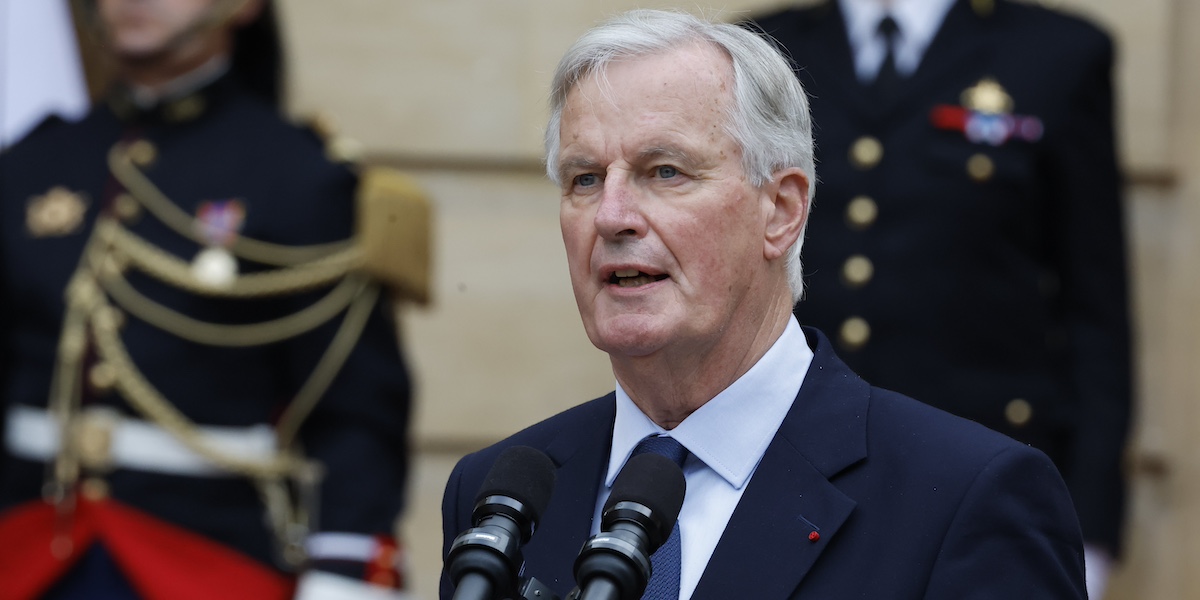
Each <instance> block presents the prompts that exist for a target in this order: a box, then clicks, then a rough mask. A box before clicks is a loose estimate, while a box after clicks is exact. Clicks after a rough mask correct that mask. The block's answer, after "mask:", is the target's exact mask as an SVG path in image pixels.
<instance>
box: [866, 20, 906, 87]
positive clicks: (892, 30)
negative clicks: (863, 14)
mask: <svg viewBox="0 0 1200 600" xmlns="http://www.w3.org/2000/svg"><path fill="white" fill-rule="evenodd" d="M899 34H900V26H899V25H897V24H896V20H895V19H893V18H892V17H891V15H888V16H886V17H884V18H883V20H881V21H880V22H879V35H881V36H883V41H884V43H885V44H887V54H886V55H885V56H884V59H883V64H882V65H880V66H879V73H878V74H877V75H876V76H875V81H874V82H872V84H871V93H872V94H873V95H874V96H875V99H876V100H877V101H879V102H881V103H888V102H891V101H892V100H893V99H895V98H896V96H897V95H898V94H899V92H900V88H901V87H902V86H903V83H904V82H903V78H901V77H900V72H899V71H897V70H896V37H897V36H898V35H899Z"/></svg>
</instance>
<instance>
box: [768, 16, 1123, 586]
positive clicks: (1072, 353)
mask: <svg viewBox="0 0 1200 600" xmlns="http://www.w3.org/2000/svg"><path fill="white" fill-rule="evenodd" d="M756 24H757V26H759V27H761V28H762V29H763V30H765V32H766V33H767V34H769V35H771V36H773V37H775V38H776V39H778V40H779V41H780V42H781V43H782V44H783V46H785V47H786V48H787V50H788V51H789V52H790V54H791V55H792V57H793V58H794V60H795V62H796V66H797V69H798V71H797V72H798V75H799V77H800V78H801V80H802V82H803V83H804V86H805V88H806V89H807V90H808V91H809V92H810V94H811V95H812V111H813V121H814V122H815V123H818V124H819V128H818V129H817V130H816V131H815V137H816V146H817V161H818V164H820V165H821V179H820V181H819V182H818V184H817V193H816V201H815V205H814V210H813V213H812V219H813V222H812V227H810V229H809V231H811V232H813V233H812V235H811V239H809V240H808V241H806V243H805V246H804V265H805V267H806V269H805V270H806V274H807V281H808V285H809V289H811V291H812V294H811V297H810V298H806V299H805V300H803V301H801V302H800V303H799V304H798V305H797V307H796V310H795V313H796V316H797V317H798V318H799V320H800V322H801V323H802V324H805V325H814V326H816V327H818V328H821V329H823V330H825V331H828V332H830V333H831V334H832V335H833V336H835V337H836V341H837V343H838V344H839V346H840V352H839V353H840V355H841V356H842V357H843V358H844V359H845V360H846V362H847V363H848V364H849V365H850V366H851V368H853V369H854V370H855V371H856V372H858V373H859V374H861V375H862V376H863V377H864V378H865V379H867V380H868V381H870V382H871V383H873V384H875V385H879V386H881V387H885V388H892V389H895V390H897V391H900V392H903V393H905V394H908V395H911V396H913V397H915V398H920V399H921V400H924V401H927V402H930V403H932V404H934V405H936V406H938V407H940V408H943V409H945V410H948V411H950V412H953V413H956V414H958V415H960V416H964V417H967V418H970V419H973V420H975V421H978V422H980V423H983V424H985V425H987V426H989V427H991V428H993V429H997V430H999V431H1001V432H1003V433H1006V434H1008V435H1010V436H1012V437H1015V438H1017V439H1019V440H1022V441H1025V442H1030V443H1032V444H1034V445H1035V446H1037V447H1038V448H1040V449H1042V450H1044V451H1045V452H1046V453H1047V454H1049V455H1050V457H1051V458H1052V459H1054V461H1055V463H1056V464H1057V465H1058V467H1059V469H1060V470H1061V471H1062V473H1063V475H1064V477H1065V479H1066V481H1067V483H1068V485H1069V486H1070V488H1071V492H1072V494H1073V496H1074V498H1075V500H1076V507H1077V510H1078V513H1079V516H1080V520H1081V523H1082V526H1083V534H1084V539H1085V540H1086V541H1087V542H1088V551H1089V552H1088V554H1089V556H1088V575H1089V579H1090V578H1092V577H1093V576H1094V575H1096V574H1097V573H1101V572H1103V570H1104V569H1103V567H1104V565H1105V563H1106V562H1107V561H1106V560H1105V558H1104V555H1106V554H1107V555H1109V556H1112V555H1115V553H1116V552H1118V550H1119V543H1118V542H1119V532H1120V528H1121V523H1122V514H1123V500H1122V499H1123V481H1122V477H1121V470H1120V462H1121V456H1122V452H1123V448H1124V445H1125V440H1126V432H1127V429H1128V422H1129V412H1130V394H1131V393H1130V387H1131V386H1130V342H1129V323H1128V306H1127V291H1126V287H1127V286H1126V272H1125V269H1126V266H1125V256H1124V243H1123V239H1124V236H1123V232H1122V216H1121V215H1122V207H1121V197H1120V196H1121V182H1120V178H1119V170H1118V168H1117V163H1116V158H1115V151H1114V140H1113V115H1112V110H1113V105H1112V100H1113V95H1112V83H1111V69H1112V44H1111V41H1110V39H1109V38H1108V36H1107V35H1106V34H1104V33H1103V32H1101V31H1100V30H1098V29H1097V28H1096V27H1094V26H1093V25H1091V24H1089V23H1086V22H1084V21H1082V20H1080V19H1078V18H1074V17H1069V16H1066V15H1063V14H1060V13H1057V12H1052V11H1050V10H1046V9H1043V8H1041V7H1037V6H1034V5H1031V4H1023V3H1017V2H1010V1H1009V0H893V1H891V2H884V1H880V0H826V1H822V2H818V3H816V4H815V5H813V6H808V7H805V8H793V9H786V10H782V11H779V12H776V13H773V14H770V15H766V16H763V17H761V18H759V19H756ZM1094 583H1095V582H1093V584H1094ZM1092 590H1093V594H1095V592H1096V590H1097V588H1096V587H1095V586H1094V585H1093V588H1092ZM1094 597H1096V596H1094Z"/></svg>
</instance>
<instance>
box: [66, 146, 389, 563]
mask: <svg viewBox="0 0 1200 600" xmlns="http://www.w3.org/2000/svg"><path fill="white" fill-rule="evenodd" d="M125 150H126V149H125V145H124V144H117V145H116V146H114V148H113V149H112V151H110V153H109V157H108V158H109V166H110V168H111V170H112V173H113V175H114V177H116V179H117V180H118V181H119V182H120V183H121V184H122V185H124V186H125V188H126V190H128V191H129V193H130V195H131V196H133V198H134V199H136V200H137V201H139V202H140V203H141V204H142V205H143V206H144V207H145V208H146V209H147V210H148V211H149V212H151V213H152V214H154V216H155V217H157V218H158V219H159V220H161V221H162V222H163V223H165V224H166V225H167V226H169V227H170V228H171V229H173V230H174V231H175V232H176V233H178V234H179V235H181V236H184V237H186V238H188V239H191V240H194V241H196V242H197V243H199V244H203V243H204V242H203V240H202V239H201V236H200V235H199V233H198V228H197V227H196V225H195V219H193V218H192V217H191V216H190V215H188V214H187V213H186V212H184V211H183V210H182V209H180V208H179V207H178V206H176V205H175V204H174V203H173V202H171V201H170V200H169V199H168V198H167V197H166V196H165V195H164V194H163V193H162V192H161V191H160V190H159V189H158V188H157V187H156V186H155V185H154V184H153V183H152V182H151V181H150V180H149V179H148V178H146V177H145V176H144V175H143V174H142V173H141V172H140V171H139V170H138V169H137V167H136V166H134V164H133V162H132V161H131V160H130V158H129V156H128V153H127V152H126V151H125ZM229 249H230V250H231V251H232V252H233V254H234V255H235V256H239V257H241V258H243V259H246V260H250V261H253V262H256V263H260V264H265V265H269V266H274V267H278V268H276V269H272V270H268V271H262V272H255V273H247V274H242V275H239V276H238V277H237V278H236V279H235V280H234V282H233V283H232V284H231V285H229V286H213V285H209V284H206V283H204V282H203V281H201V280H199V279H197V278H196V277H195V275H194V274H193V273H192V271H191V269H190V266H189V264H188V263H187V262H185V261H183V260H182V259H180V258H178V257H176V256H174V255H172V254H171V253H169V252H166V251H164V250H162V249H161V248H158V247H157V246H154V245H153V244H151V243H149V242H148V241H146V240H144V239H142V238H140V237H138V236H137V235H135V234H134V233H133V232H131V231H129V230H128V229H126V228H125V227H123V226H122V225H121V223H120V222H119V221H117V220H116V219H114V218H111V217H107V216H101V217H98V218H97V221H96V225H95V228H94V230H93V233H92V237H91V238H90V239H89V240H88V243H87V245H86V248H85V250H84V253H83V256H82V257H81V260H80V264H79V267H78V268H77V270H76V273H75V275H74V276H73V278H72V280H71V282H70V284H69V285H68V286H67V291H66V295H67V313H66V315H65V317H64V324H63V331H62V335H61V337H60V339H59V348H58V363H57V365H56V368H55V372H54V379H53V381H52V382H51V397H50V410H51V412H52V414H53V415H54V416H55V417H56V418H57V419H58V421H59V423H60V424H62V426H63V427H64V435H63V436H62V438H61V439H63V440H64V447H63V449H62V451H61V452H60V453H59V455H58V457H57V459H56V461H55V463H54V464H53V471H52V479H51V485H49V486H48V487H47V497H48V498H50V499H52V500H54V501H55V503H56V504H58V505H59V507H60V510H62V509H63V507H64V506H66V507H68V508H67V509H66V510H69V506H70V504H71V503H72V502H73V498H72V497H71V494H70V492H69V490H70V487H71V483H72V482H74V481H76V480H77V478H78V476H79V471H80V457H79V453H78V448H77V447H75V444H74V442H72V441H71V438H72V436H70V435H67V432H68V431H69V429H70V427H71V426H72V424H73V423H74V421H75V418H74V417H75V415H78V414H79V408H80V399H81V391H82V384H81V381H80V378H81V370H82V367H83V363H84V355H85V352H86V349H87V347H88V343H87V342H88V337H89V333H90V335H91V339H92V340H93V341H94V343H95V349H96V353H97V356H98V358H99V359H100V360H101V361H102V362H103V363H104V364H107V365H108V366H109V367H110V368H111V369H112V372H113V373H114V375H115V383H114V385H115V388H116V389H117V390H118V391H119V392H120V393H121V394H122V396H124V397H125V399H126V400H127V401H128V402H129V405H130V406H131V407H132V408H134V409H135V410H136V411H137V412H138V413H140V414H141V416H142V417H143V418H145V419H147V420H149V421H151V422H153V423H155V424H156V425H158V426H159V427H161V428H162V429H163V430H165V431H167V432H169V433H170V434H171V435H172V436H174V437H175V438H176V439H177V440H179V442H180V443H182V444H183V445H185V446H186V447H188V448H189V449H191V450H192V451H194V452H195V453H196V454H198V455H200V456H202V457H204V458H206V459H208V460H209V461H211V462H212V463H213V464H215V465H217V466H218V467H220V468H221V469H223V470H226V471H228V472H230V473H232V474H235V475H240V476H244V477H247V478H250V479H252V480H254V482H255V483H256V485H257V487H258V489H259V493H260V495H261V496H262V498H263V501H264V503H265V504H266V506H267V511H268V515H269V516H270V520H271V525H272V527H273V529H274V530H275V532H276V535H277V536H278V537H279V538H280V540H281V541H282V542H283V543H284V545H285V548H284V552H285V556H286V557H287V558H288V559H289V562H293V563H295V562H296V561H299V560H302V549H301V548H300V545H301V544H302V543H303V536H304V533H306V531H307V527H306V526H305V524H306V523H307V522H308V520H309V518H310V517H311V516H312V515H310V514H308V513H309V511H308V510H307V506H306V504H307V503H306V502H304V501H303V500H304V499H301V500H299V501H295V502H293V501H292V496H291V494H290V493H289V492H288V485H287V482H288V481H293V482H297V483H300V484H301V485H300V486H299V487H300V488H302V491H301V493H302V494H303V493H304V492H303V489H304V488H307V489H308V490H309V491H310V493H311V490H312V486H313V485H314V484H315V478H317V477H319V474H318V467H317V466H316V465H315V464H313V463H312V462H311V461H308V460H306V459H305V458H304V457H303V455H302V454H301V453H300V452H299V451H298V449H297V448H296V436H297V434H298V432H299V429H300V426H301V424H302V423H303V422H304V420H305V419H306V418H307V417H308V415H309V414H310V413H311V412H312V410H313V408H315V406H316V404H317V402H318V401H319V400H320V398H321V397H322V396H323V395H324V393H325V392H326V391H327V390H328V388H329V385H330V384H331V383H332V381H333V379H334V377H335V376H336V375H337V373H338V371H340V370H341V367H342V365H343V364H344V363H345V361H346V359H347V358H348V357H349V355H350V352H351V351H352V350H353V348H354V345H355V344H356V343H357V341H358V338H359V336H360V335H361V334H362V330H363V328H364V327H365V326H366V323H367V321H368V319H369V318H370V315H371V311H372V310H373V308H374V306H375V303H376V301H377V300H378V298H379V294H380V289H379V286H378V284H376V283H374V282H372V281H370V280H369V279H368V278H367V277H366V276H365V275H362V274H360V273H358V272H357V268H358V267H359V266H361V263H362V253H361V251H360V249H359V247H358V246H357V245H355V244H354V243H353V242H352V241H345V242H335V243H331V244H321V245H314V246H283V245H278V244H271V243H268V242H262V241H259V240H253V239H250V238H245V237H239V238H237V240H236V241H235V242H234V243H233V244H232V246H231V247H230V248H229ZM130 267H133V268H137V269H138V270H140V271H142V272H143V273H145V274H146V275H148V276H150V277H152V278H153V279H156V280H158V281H161V282H163V283H166V284H168V285H171V286H173V287H176V288H179V289H182V290H184V291H187V292H190V293H193V294H197V295H202V296H211V297H218V298H255V297H269V296H280V295H286V294H296V293H299V292H304V291H309V290H312V289H315V288H318V287H322V286H326V285H330V284H333V283H334V282H337V285H335V286H334V287H333V288H332V289H331V290H330V291H329V292H328V293H326V294H325V296H324V297H322V298H321V299H320V300H318V301H316V302H314V303H313V304H311V305H309V306H308V307H306V308H304V309H301V310H300V311H298V312H296V313H293V314H290V315H286V316H284V317H280V318H278V319H274V320H271V321H266V322H262V323H250V324H240V325H229V324H219V323H207V322H203V321H200V320H198V319H194V318H192V317H189V316H186V315H183V314H181V313H179V312H177V311H174V310H172V309H170V308H167V307H166V306H163V305H161V304H159V303H157V302H154V301H153V300H150V299H149V298H147V297H146V296H144V295H142V294H141V293H140V292H138V291H137V290H136V289H135V288H134V287H133V286H132V285H130V284H129V282H128V281H127V280H126V279H125V276H124V273H125V271H126V270H127V269H128V268H130ZM121 311H124V312H125V313H128V314H130V315H133V316H135V317H137V318H139V319H141V320H143V321H145V322H147V323H149V324H151V325H153V326H155V327H157V328H159V329H162V330H164V331H166V332H168V333H171V334H172V335H175V336H177V337H180V338H182V339H187V340H190V341H193V342H197V343H201V344H206V345H216V346H252V345H262V344H268V343H272V342H277V341H281V340H286V339H290V338H292V337H295V336H298V335H301V334H303V333H305V332H307V331H311V330H312V329H315V328H316V327H318V326H320V325H322V324H324V323H326V322H328V321H330V320H331V319H333V318H334V317H335V316H336V315H337V314H339V313H341V312H343V311H344V312H345V316H344V317H343V319H342V323H341V325H340V326H339V328H338V330H337V332H336V333H335V334H334V337H333V339H332V340H331V341H330V344H329V347H328V348H326V350H325V352H324V354H323V355H322V356H321V358H320V360H319V361H318V363H317V365H316V366H315V368H314V369H313V371H312V373H311V374H310V375H309V378H308V379H307V380H306V381H305V382H304V384H303V385H302V386H301V388H300V390H299V391H298V392H297V393H296V395H295V397H294V398H293V400H292V402H291V403H289V404H288V406H287V407H286V409H285V410H284V412H283V415H282V416H281V418H280V420H279V424H278V425H277V426H276V448H277V449H276V452H275V455H274V456H273V457H271V458H270V459H267V460H262V461H255V460H246V459H243V458H240V457H236V456H230V455H228V454H226V453H224V452H222V451H220V450H219V449H217V448H213V447H212V446H210V445H209V444H208V443H207V442H206V440H205V439H204V438H203V436H202V434H201V432H200V431H199V429H198V427H197V426H196V424H195V423H194V422H192V421H191V420H190V419H188V418H187V416H185V415H184V414H183V413H181V412H180V411H179V410H178V409H176V408H175V407H174V405H172V404H171V403H170V401H169V400H167V399H166V398H165V397H163V396H162V394H161V393H160V392H159V391H158V390H157V389H156V388H155V387H154V385H153V384H152V383H150V381H148V380H147V379H146V378H145V376H144V375H143V374H142V373H141V371H140V370H139V369H138V368H137V365H136V364H134V362H133V360H132V358H131V357H130V355H129V353H128V351H127V350H126V348H125V345H124V343H123V342H122V340H121V337H120V335H119V329H120V323H119V321H120V319H121Z"/></svg>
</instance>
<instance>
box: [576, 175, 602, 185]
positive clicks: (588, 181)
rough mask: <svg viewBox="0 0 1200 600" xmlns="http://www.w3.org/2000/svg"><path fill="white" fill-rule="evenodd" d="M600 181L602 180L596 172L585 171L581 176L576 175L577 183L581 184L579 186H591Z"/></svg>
mask: <svg viewBox="0 0 1200 600" xmlns="http://www.w3.org/2000/svg"><path fill="white" fill-rule="evenodd" d="M599 181H600V178H599V177H596V175H595V174H594V173H584V174H583V175H579V176H576V177H575V185H579V186H583V187H591V186H593V185H596V183H597V182H599Z"/></svg>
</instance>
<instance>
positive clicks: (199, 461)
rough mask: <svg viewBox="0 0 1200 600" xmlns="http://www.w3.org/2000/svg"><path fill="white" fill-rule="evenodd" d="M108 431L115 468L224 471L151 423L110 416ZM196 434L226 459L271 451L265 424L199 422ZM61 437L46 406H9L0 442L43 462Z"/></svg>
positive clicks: (199, 473) (197, 473) (271, 436)
mask: <svg viewBox="0 0 1200 600" xmlns="http://www.w3.org/2000/svg"><path fill="white" fill-rule="evenodd" d="M109 431H110V438H109V439H110V441H109V454H110V457H111V461H112V465H113V466H114V467H116V468H121V469H133V470H138V471H150V472H154V473H166V474H170V475H190V476H194V477H214V476H227V475H229V471H227V470H225V469H222V468H221V467H219V466H217V464H216V463H214V462H212V461H210V460H208V459H207V458H205V457H203V456H201V455H199V454H197V453H196V452H194V451H192V450H191V449H190V448H188V447H187V446H185V445H183V443H181V442H180V441H179V440H177V439H176V438H175V437H174V436H172V435H171V434H170V433H168V432H167V431H166V430H165V429H163V428H161V427H159V426H157V425H154V424H153V423H149V422H146V421H142V420H140V419H132V418H123V417H120V416H116V415H114V418H113V420H112V422H111V425H110V429H109ZM196 432H197V434H198V435H199V437H200V439H201V440H202V441H203V442H204V443H205V444H206V445H207V446H208V447H211V448H213V449H214V450H217V451H219V452H221V453H222V454H226V455H229V456H232V457H237V458H240V459H243V460H261V461H266V460H269V459H271V458H272V457H273V456H274V454H275V430H274V429H272V428H271V426H270V425H265V424H262V425H254V426H251V427H209V426H203V427H197V428H196ZM61 438H62V428H61V427H60V425H59V423H58V420H57V419H55V418H54V416H53V415H51V414H50V413H49V412H47V411H46V410H44V409H40V408H34V407H32V406H26V405H22V404H14V405H11V406H9V408H8V418H7V420H6V423H5V428H4V443H5V446H7V448H8V451H9V452H11V453H12V454H13V455H15V456H18V457H21V458H24V459H27V460H37V461H43V462H48V461H50V460H52V459H53V458H54V457H55V456H57V455H58V452H59V449H60V448H61V447H62V439H61Z"/></svg>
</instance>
